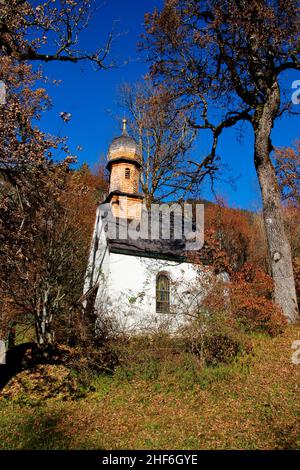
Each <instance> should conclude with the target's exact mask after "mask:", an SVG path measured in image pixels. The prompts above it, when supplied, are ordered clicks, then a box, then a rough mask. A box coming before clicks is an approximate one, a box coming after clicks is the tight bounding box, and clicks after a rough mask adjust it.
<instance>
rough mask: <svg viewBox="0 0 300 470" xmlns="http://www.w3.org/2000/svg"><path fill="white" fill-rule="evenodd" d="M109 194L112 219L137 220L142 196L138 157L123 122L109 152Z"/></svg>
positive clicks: (137, 152) (136, 148)
mask: <svg viewBox="0 0 300 470" xmlns="http://www.w3.org/2000/svg"><path fill="white" fill-rule="evenodd" d="M107 158H108V163H107V169H108V170H109V174H110V178H109V195H108V197H107V199H106V202H110V203H111V206H112V212H113V215H114V216H115V217H120V218H128V219H140V217H141V209H142V202H143V196H142V194H140V193H139V180H140V173H141V167H142V164H141V156H140V154H139V151H138V145H137V143H136V141H135V140H134V139H133V138H132V137H130V136H129V135H128V133H127V129H126V119H123V131H122V135H121V136H120V137H116V138H115V139H113V141H112V143H111V144H110V147H109V150H108V157H107Z"/></svg>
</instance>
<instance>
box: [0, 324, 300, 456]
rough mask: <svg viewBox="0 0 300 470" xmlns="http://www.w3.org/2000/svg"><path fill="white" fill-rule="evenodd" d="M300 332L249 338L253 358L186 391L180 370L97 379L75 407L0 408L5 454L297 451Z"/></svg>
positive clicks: (211, 373) (210, 373)
mask: <svg viewBox="0 0 300 470" xmlns="http://www.w3.org/2000/svg"><path fill="white" fill-rule="evenodd" d="M296 339H300V328H299V327H297V328H295V327H294V328H289V329H288V330H287V331H286V333H285V334H284V335H283V336H280V337H278V338H275V339H269V338H266V337H263V336H256V337H255V338H254V344H255V354H254V356H253V357H248V358H243V359H242V360H241V361H239V362H238V363H236V364H234V365H231V366H221V367H218V368H215V369H206V370H205V371H204V372H203V373H202V375H201V376H200V379H199V378H198V379H197V380H196V381H194V383H193V385H191V382H193V380H191V377H190V376H189V375H188V374H187V372H186V371H184V370H177V371H175V372H174V374H171V375H170V374H167V375H165V376H163V377H160V379H159V380H152V381H151V380H134V381H131V382H122V381H121V380H120V379H118V378H117V377H99V378H98V379H97V381H96V383H95V388H96V390H95V391H94V392H89V394H88V396H87V397H86V398H84V399H81V400H78V401H73V402H69V401H68V402H57V401H54V400H48V401H46V402H45V403H43V405H41V406H36V407H32V406H20V405H17V404H14V403H10V402H8V401H7V400H4V399H1V400H0V448H2V449H12V448H19V449H54V448H56V449H57V448H58V449H59V448H61V449H65V448H88V449H93V448H97V449H113V448H115V449H118V448H120V449H122V448H140V449H151V448H159V449H168V448H173V449H192V448H193V449H230V448H234V449H257V448H259V449H275V448H279V449H282V448H283V449H289V448H290V449H291V448H292V449H295V448H300V398H299V391H300V380H299V379H300V365H298V366H297V365H293V364H292V363H291V354H292V352H293V351H292V349H291V344H292V342H293V341H294V340H296Z"/></svg>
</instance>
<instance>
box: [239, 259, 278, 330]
mask: <svg viewBox="0 0 300 470" xmlns="http://www.w3.org/2000/svg"><path fill="white" fill-rule="evenodd" d="M272 295H273V281H272V278H271V277H270V276H268V275H267V274H265V273H264V272H262V271H260V270H255V269H254V267H253V266H252V265H250V264H247V265H245V266H244V268H243V269H242V270H241V271H240V272H239V273H238V274H237V275H236V276H235V278H234V279H233V282H232V284H231V286H230V304H231V311H232V314H233V316H234V317H235V319H236V321H237V323H238V325H239V326H241V327H242V328H243V329H245V330H246V331H248V332H249V331H261V332H264V333H267V334H269V335H270V336H277V335H279V334H281V333H283V331H284V328H285V326H286V319H285V318H284V316H283V314H282V312H281V310H280V309H279V308H278V307H277V305H275V303H274V302H273V301H272Z"/></svg>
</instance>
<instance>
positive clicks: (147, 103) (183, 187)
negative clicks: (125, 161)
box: [121, 80, 196, 206]
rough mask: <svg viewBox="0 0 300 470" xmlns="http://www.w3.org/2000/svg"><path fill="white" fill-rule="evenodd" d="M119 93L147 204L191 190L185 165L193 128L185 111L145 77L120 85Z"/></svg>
mask: <svg viewBox="0 0 300 470" xmlns="http://www.w3.org/2000/svg"><path fill="white" fill-rule="evenodd" d="M121 96H122V102H123V105H124V107H125V109H126V112H127V114H128V115H129V118H130V120H129V125H130V127H131V132H132V134H133V136H134V137H135V138H136V140H137V142H138V143H139V149H140V153H141V156H142V174H141V187H142V190H143V194H144V195H145V202H146V204H147V206H149V205H150V204H151V203H152V202H154V201H161V200H163V199H167V198H177V199H178V198H180V197H183V195H184V194H186V193H187V192H189V191H192V190H195V189H196V187H195V186H196V185H195V183H196V181H195V179H194V178H193V172H189V171H188V169H187V160H188V154H189V150H190V149H191V148H192V145H193V143H194V138H195V131H194V130H193V129H191V128H190V126H189V125H188V115H187V113H186V112H185V111H184V110H180V111H178V109H177V108H176V107H175V106H174V102H173V100H172V97H171V95H170V94H169V93H168V91H167V90H166V89H164V88H163V87H159V88H154V87H153V85H152V84H151V83H150V81H149V80H146V81H145V82H143V83H140V84H138V85H136V86H131V85H123V86H122V88H121Z"/></svg>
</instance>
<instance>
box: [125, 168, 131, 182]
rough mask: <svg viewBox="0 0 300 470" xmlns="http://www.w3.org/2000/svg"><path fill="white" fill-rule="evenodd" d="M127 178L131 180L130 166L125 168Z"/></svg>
mask: <svg viewBox="0 0 300 470" xmlns="http://www.w3.org/2000/svg"><path fill="white" fill-rule="evenodd" d="M125 179H126V180H130V168H125Z"/></svg>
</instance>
